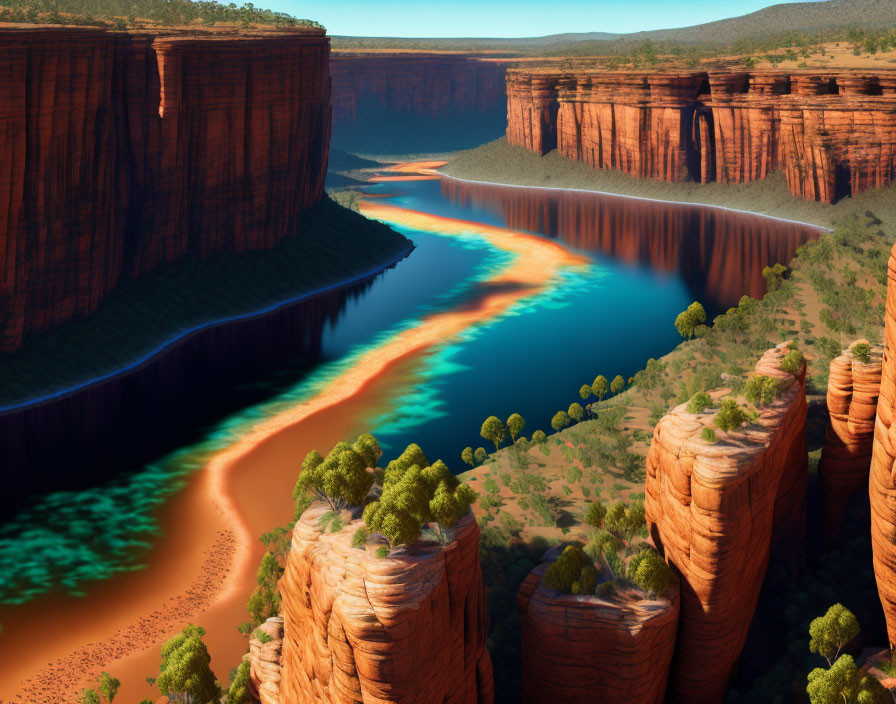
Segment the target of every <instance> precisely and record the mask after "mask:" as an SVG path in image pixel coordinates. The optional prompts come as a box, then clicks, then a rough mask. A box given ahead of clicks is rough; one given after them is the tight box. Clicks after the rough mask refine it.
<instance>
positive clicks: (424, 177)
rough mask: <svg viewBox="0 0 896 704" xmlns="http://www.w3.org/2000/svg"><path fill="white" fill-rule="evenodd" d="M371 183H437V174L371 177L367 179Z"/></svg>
mask: <svg viewBox="0 0 896 704" xmlns="http://www.w3.org/2000/svg"><path fill="white" fill-rule="evenodd" d="M367 180H368V181H370V182H371V183H387V182H389V181H438V180H439V175H438V174H435V173H434V174H432V175H427V174H415V175H413V176H371V177H370V178H369V179H367Z"/></svg>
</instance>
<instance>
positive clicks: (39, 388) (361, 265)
mask: <svg viewBox="0 0 896 704" xmlns="http://www.w3.org/2000/svg"><path fill="white" fill-rule="evenodd" d="M410 247H411V243H410V241H409V240H407V238H405V237H404V236H402V235H400V234H398V233H397V232H394V231H393V230H391V229H390V228H388V227H386V226H384V225H381V224H380V223H375V222H372V221H370V220H368V219H366V218H364V217H362V216H360V215H358V214H356V213H353V212H351V211H349V210H347V209H345V208H343V207H340V206H339V205H337V204H336V203H334V202H333V201H331V200H330V199H329V198H325V199H324V200H323V201H322V202H321V203H320V204H319V205H318V206H317V207H316V208H314V209H313V210H311V211H309V213H308V214H307V215H306V216H305V221H304V223H303V226H302V227H301V230H300V233H299V235H298V236H297V237H296V238H294V239H291V240H288V241H285V242H283V243H282V244H281V245H280V246H278V247H277V248H275V249H274V250H271V251H269V252H255V253H249V254H240V255H226V256H221V257H217V258H214V259H210V260H207V261H199V260H187V261H184V262H179V263H177V264H172V265H169V266H167V267H165V268H163V269H160V270H157V271H154V272H151V273H149V274H146V275H145V276H142V277H140V278H138V279H135V280H130V281H125V282H123V283H122V285H121V286H120V287H119V288H117V289H116V290H115V291H114V292H113V293H112V295H110V296H109V297H108V298H107V299H106V300H105V301H104V302H103V303H102V304H101V305H100V307H99V308H98V309H97V311H96V313H95V314H94V315H92V316H90V317H89V318H86V319H84V320H79V321H75V322H72V323H69V324H67V325H64V326H62V327H60V328H58V329H56V330H54V331H52V332H48V333H44V334H41V335H35V336H32V337H30V338H29V339H27V340H26V342H25V345H24V347H23V348H22V349H21V351H19V352H18V353H16V354H14V355H7V356H6V357H5V358H4V359H3V363H2V364H0V405H7V404H11V403H17V402H21V401H24V400H26V399H28V398H32V397H35V396H40V395H42V394H45V393H49V392H53V391H56V390H58V389H60V388H66V387H68V386H70V385H73V384H75V383H78V382H80V381H83V380H86V379H90V378H93V377H95V376H96V375H98V374H101V373H108V372H109V371H112V370H115V369H117V368H120V367H121V366H123V365H126V364H127V363H129V362H131V361H132V360H134V359H137V358H139V357H141V356H142V355H143V354H145V353H146V352H148V351H149V350H152V349H153V348H155V347H156V346H157V345H158V344H159V343H160V342H161V341H163V340H166V339H169V338H171V337H172V336H173V335H176V334H177V333H178V332H179V331H181V330H184V329H187V328H190V327H193V326H195V325H199V324H202V323H205V322H207V321H209V320H214V319H218V318H222V317H228V316H232V315H238V314H241V313H247V312H251V311H253V310H258V309H260V308H264V307H266V306H269V305H271V304H273V303H276V302H277V301H281V300H284V299H288V298H293V297H296V296H300V295H303V294H305V293H309V292H312V291H314V290H317V289H319V288H322V287H326V286H330V285H333V284H337V283H338V282H340V281H344V280H348V279H351V278H353V277H355V276H358V275H360V274H363V273H365V272H367V271H370V270H372V269H375V268H378V267H385V266H388V265H389V264H391V263H392V262H393V261H395V260H396V259H397V258H398V257H401V256H402V255H403V254H404V253H406V252H408V251H409V248H410Z"/></svg>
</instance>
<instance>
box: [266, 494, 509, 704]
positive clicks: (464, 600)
mask: <svg viewBox="0 0 896 704" xmlns="http://www.w3.org/2000/svg"><path fill="white" fill-rule="evenodd" d="M324 512H325V509H324V508H323V507H321V506H317V505H315V506H312V508H310V509H308V510H307V511H305V513H304V515H303V516H302V518H301V519H300V520H299V521H298V522H297V523H296V526H295V529H294V531H293V538H292V547H291V549H290V553H289V558H288V561H287V565H286V572H285V574H284V576H283V578H282V579H281V580H280V593H281V595H282V597H283V601H282V614H283V617H284V620H285V636H284V641H283V655H282V661H281V662H282V668H281V684H280V702H282V704H306V703H307V704H312V703H314V704H317V703H324V702H326V703H327V704H348V703H349V702H361V701H365V702H396V703H402V704H407V703H410V702H415V703H418V704H429V703H430V702H446V703H455V702H456V703H458V704H461V703H465V704H480V703H481V704H490V702H492V700H493V698H494V692H493V681H492V670H491V659H490V658H489V654H488V651H487V650H486V648H485V629H486V614H485V590H484V586H483V581H482V571H481V568H480V565H479V550H478V545H479V527H478V525H477V524H476V522H475V520H474V519H473V516H472V514H469V515H468V516H466V517H465V518H463V519H462V520H461V521H460V522H459V523H458V524H457V526H456V527H455V528H454V539H453V540H452V541H451V542H449V543H448V544H446V545H444V546H442V545H438V544H418V545H417V546H415V548H414V549H413V551H411V552H404V553H398V554H393V555H392V556H390V557H385V558H381V557H377V556H376V554H375V546H373V545H370V546H367V547H366V549H365V548H356V547H352V538H353V536H354V533H355V530H356V529H357V528H358V527H359V526H361V525H363V523H362V521H360V520H356V521H353V522H350V523H348V525H346V526H345V527H344V528H343V529H342V530H341V531H339V532H337V533H321V530H320V527H319V523H320V517H321V515H322V514H323V513H324Z"/></svg>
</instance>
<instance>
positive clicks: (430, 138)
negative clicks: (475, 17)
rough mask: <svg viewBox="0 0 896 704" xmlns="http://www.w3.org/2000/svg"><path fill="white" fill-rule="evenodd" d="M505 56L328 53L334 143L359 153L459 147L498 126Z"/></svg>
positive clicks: (498, 130)
mask: <svg viewBox="0 0 896 704" xmlns="http://www.w3.org/2000/svg"><path fill="white" fill-rule="evenodd" d="M506 67H507V62H506V61H504V60H495V59H482V58H479V57H476V56H471V55H464V54H444V53H435V52H432V53H425V52H392V53H389V52H334V53H333V54H332V56H331V59H330V75H331V76H332V79H333V145H334V147H335V148H339V149H344V150H347V151H357V152H361V153H371V152H373V153H396V154H398V153H401V154H408V153H410V152H413V151H424V150H428V151H430V152H431V151H432V150H433V149H437V150H438V149H444V150H449V149H461V148H469V147H474V146H478V145H480V144H482V143H484V142H488V141H491V140H493V139H497V138H498V137H500V136H501V134H502V132H503V131H504V125H505V123H504V119H505V108H506V104H507V99H506V93H505V71H506Z"/></svg>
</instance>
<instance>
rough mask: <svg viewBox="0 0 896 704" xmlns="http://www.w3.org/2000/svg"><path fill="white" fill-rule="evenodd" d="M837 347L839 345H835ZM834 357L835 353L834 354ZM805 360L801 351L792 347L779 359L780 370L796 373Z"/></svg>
mask: <svg viewBox="0 0 896 704" xmlns="http://www.w3.org/2000/svg"><path fill="white" fill-rule="evenodd" d="M837 347H839V345H837ZM834 356H835V357H836V356H837V355H836V354H834ZM804 362H805V358H804V357H803V353H802V352H800V351H799V350H796V349H792V350H790V352H788V353H787V354H786V355H784V358H783V359H782V360H781V370H782V371H785V372H787V373H788V374H794V375H796V374H798V373H799V371H800V369H802V367H803V364H804Z"/></svg>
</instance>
